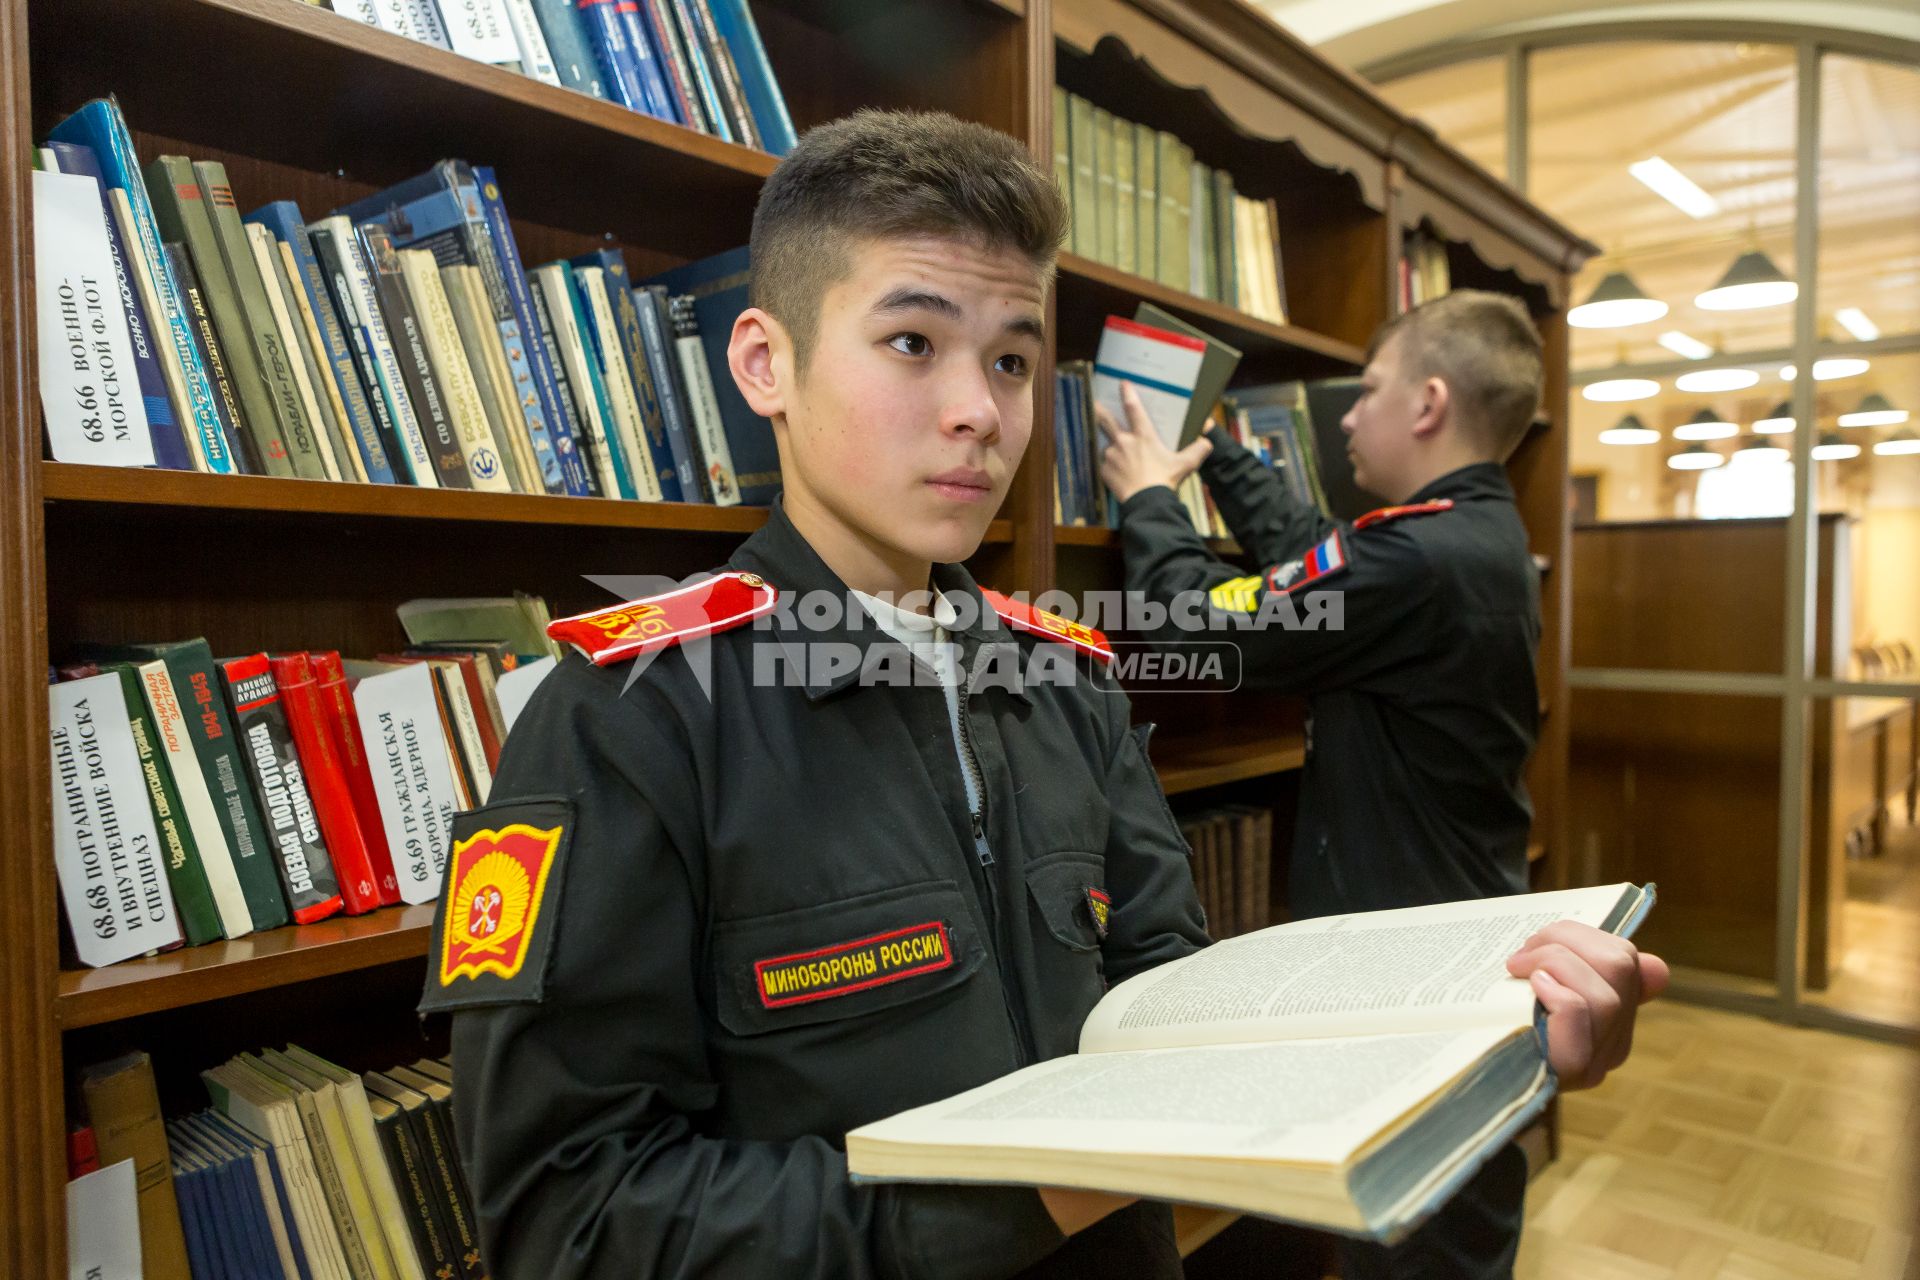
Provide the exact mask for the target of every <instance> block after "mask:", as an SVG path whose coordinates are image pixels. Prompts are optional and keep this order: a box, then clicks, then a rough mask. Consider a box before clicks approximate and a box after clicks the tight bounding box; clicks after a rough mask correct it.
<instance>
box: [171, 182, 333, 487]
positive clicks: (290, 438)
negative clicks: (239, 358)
mask: <svg viewBox="0 0 1920 1280" xmlns="http://www.w3.org/2000/svg"><path fill="white" fill-rule="evenodd" d="M191 176H192V180H194V181H196V182H197V183H198V184H199V187H200V195H201V197H202V199H203V200H204V202H205V204H206V209H207V216H208V217H209V218H210V219H212V221H213V234H214V239H215V240H216V241H217V242H218V243H219V245H220V257H221V260H222V261H223V262H225V263H226V268H227V278H228V279H229V280H231V281H232V282H233V289H234V295H235V296H236V297H238V298H239V299H240V310H241V313H242V314H243V315H244V316H245V317H246V321H247V328H248V331H249V333H250V334H251V335H252V338H253V343H254V348H253V349H254V354H255V356H256V357H257V358H258V360H259V363H260V372H261V375H262V376H263V377H265V378H266V383H267V394H268V397H269V399H271V401H272V402H273V411H274V414H275V416H276V417H277V418H278V420H279V423H280V436H281V439H283V440H284V441H286V445H287V454H288V456H289V458H290V459H291V460H292V462H293V473H294V474H295V475H297V476H301V477H304V478H305V479H308V480H325V479H326V478H327V467H326V463H325V462H323V461H321V457H320V442H319V440H318V439H317V438H316V437H315V436H314V431H315V430H316V429H317V428H316V426H315V424H314V422H313V421H312V419H310V418H309V417H308V416H307V409H306V405H305V404H304V403H302V400H301V396H300V384H299V381H298V380H297V378H296V376H295V374H294V372H293V362H294V360H296V359H298V356H296V355H295V354H294V353H293V352H292V351H289V350H288V349H287V343H286V339H285V337H284V336H283V335H282V334H281V332H280V324H279V322H278V321H277V320H276V319H275V318H274V314H273V305H272V303H270V302H269V301H268V299H267V287H266V283H265V281H263V280H261V278H260V267H259V265H258V263H257V261H256V260H255V258H254V256H253V246H252V245H251V244H250V243H248V241H247V229H246V225H245V224H244V223H242V222H241V221H240V210H239V209H238V208H237V207H236V206H235V204H234V202H233V188H231V187H229V186H228V185H227V167H226V166H225V165H223V164H220V163H219V162H218V161H212V160H203V161H200V162H198V163H196V164H194V165H193V166H192V171H191ZM202 274H203V275H204V274H205V273H204V272H202Z"/></svg>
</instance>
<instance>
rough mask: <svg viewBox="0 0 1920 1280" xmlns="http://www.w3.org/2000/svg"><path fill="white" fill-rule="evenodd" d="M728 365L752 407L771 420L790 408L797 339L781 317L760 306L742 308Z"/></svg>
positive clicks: (734, 323)
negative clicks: (773, 315) (776, 316)
mask: <svg viewBox="0 0 1920 1280" xmlns="http://www.w3.org/2000/svg"><path fill="white" fill-rule="evenodd" d="M727 368H728V370H729V371H730V372H731V373H732V374H733V382H734V385H735V386H737V387H739V388H740V394H741V395H742V396H744V397H746V401H747V407H748V408H750V409H752V410H753V411H754V412H755V413H757V414H759V415H760V416H761V417H763V418H766V419H768V420H770V421H771V420H774V419H777V418H779V417H780V416H781V415H782V414H784V413H785V412H786V407H787V401H786V392H787V388H788V386H789V384H790V382H791V379H792V375H793V340H792V339H791V338H790V337H789V336H788V334H787V331H786V329H785V328H784V327H782V325H781V324H780V322H779V321H778V320H775V319H774V318H773V317H772V316H770V315H768V314H767V313H766V312H764V311H762V310H761V309H760V308H759V307H748V308H747V309H746V310H745V311H742V312H741V313H740V315H739V317H738V318H737V319H735V320H734V322H733V336H732V337H731V338H729V339H728V340H727Z"/></svg>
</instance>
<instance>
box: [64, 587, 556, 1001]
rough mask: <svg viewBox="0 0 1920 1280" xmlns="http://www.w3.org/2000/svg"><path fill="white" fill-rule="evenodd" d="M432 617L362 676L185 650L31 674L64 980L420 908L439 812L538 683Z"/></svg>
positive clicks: (165, 648)
mask: <svg viewBox="0 0 1920 1280" xmlns="http://www.w3.org/2000/svg"><path fill="white" fill-rule="evenodd" d="M440 603H443V602H433V601H411V602H409V604H408V605H407V606H404V607H403V613H402V616H403V621H406V622H409V624H410V625H409V628H408V629H409V631H410V632H414V633H416V634H415V635H414V636H413V638H414V641H415V642H414V643H413V644H412V645H410V646H409V647H408V648H407V649H406V650H404V651H403V652H400V653H393V654H385V655H381V656H380V657H379V658H377V659H375V660H372V661H358V660H354V659H346V660H343V659H342V658H341V657H340V655H339V654H338V653H335V652H331V651H324V652H292V653H277V654H271V655H269V654H266V653H254V654H247V655H244V656H241V657H237V658H224V659H220V658H215V657H214V655H213V652H212V650H211V648H210V647H209V646H208V644H207V642H206V641H205V640H202V639H193V640H185V641H178V642H173V643H167V644H147V645H114V646H85V647H82V648H81V649H80V650H79V651H78V653H77V654H76V655H75V660H74V661H71V662H69V663H67V664H65V665H64V666H62V667H60V668H58V669H57V670H56V671H55V672H53V673H52V683H51V684H50V686H49V690H48V697H49V704H50V709H51V715H50V726H49V732H50V747H51V753H52V759H53V802H54V857H55V864H56V873H57V878H58V880H59V883H60V890H61V902H62V905H63V907H64V909H65V915H66V919H67V924H68V927H69V931H70V934H71V937H72V940H73V946H74V952H75V955H76V956H77V958H78V959H79V960H80V962H81V963H83V964H86V965H89V966H100V965H106V964H112V963H115V962H117V961H120V960H125V959H129V958H132V957H134V956H139V955H146V954H150V953H152V952H155V951H161V950H167V949H171V948H172V947H175V946H178V945H180V944H181V943H182V942H184V943H186V944H187V945H190V946H197V945H200V944H203V943H207V942H213V941H217V940H219V939H221V938H240V937H244V936H246V935H247V934H249V933H252V932H255V931H257V930H263V929H272V928H277V927H279V926H282V925H285V924H288V923H290V922H291V923H294V924H309V923H312V922H313V921H316V920H322V919H325V918H326V917H328V916H331V915H334V914H336V913H339V912H342V911H344V912H346V913H347V914H350V915H358V914H361V913H363V912H367V911H372V910H375V909H376V908H379V907H383V906H391V905H395V904H398V903H410V904H411V903H422V902H431V901H433V900H434V899H435V898H437V897H438V896H439V892H440V880H441V875H442V872H443V870H444V867H445V864H446V857H447V852H448V849H449V847H450V844H451V839H452V836H451V822H452V818H453V814H454V813H455V812H456V811H458V810H461V809H470V808H474V807H477V806H479V805H481V804H484V803H485V802H486V799H487V795H488V793H489V791H490V790H491V788H492V782H493V769H494V767H495V766H496V764H497V763H498V761H499V756H500V746H501V743H502V742H503V741H504V740H505V738H506V736H507V733H508V731H509V730H510V729H511V728H512V724H513V719H514V717H515V716H516V715H517V714H518V711H519V708H520V707H522V706H524V705H525V703H526V700H527V698H528V697H529V696H530V695H531V693H532V691H533V688H534V686H536V685H537V684H538V683H539V681H540V680H541V679H542V678H544V676H545V674H546V672H547V671H548V670H550V669H551V667H552V665H553V655H552V654H551V653H550V652H546V651H544V649H543V651H541V652H537V653H529V652H526V651H524V650H516V647H515V645H516V643H517V642H516V641H512V640H504V639H503V640H489V639H484V638H477V637H462V638H453V637H446V636H444V635H443V634H442V632H443V631H444V630H445V628H443V627H441V626H439V625H438V624H439V623H442V622H444V621H445V620H446V619H447V618H448V617H449V616H455V617H457V616H458V611H457V610H443V609H437V608H435V607H433V606H435V605H437V604H440ZM444 603H446V604H449V605H460V604H463V603H466V602H458V601H453V602H444ZM539 609H540V611H541V612H542V613H544V606H539ZM456 629H457V628H456Z"/></svg>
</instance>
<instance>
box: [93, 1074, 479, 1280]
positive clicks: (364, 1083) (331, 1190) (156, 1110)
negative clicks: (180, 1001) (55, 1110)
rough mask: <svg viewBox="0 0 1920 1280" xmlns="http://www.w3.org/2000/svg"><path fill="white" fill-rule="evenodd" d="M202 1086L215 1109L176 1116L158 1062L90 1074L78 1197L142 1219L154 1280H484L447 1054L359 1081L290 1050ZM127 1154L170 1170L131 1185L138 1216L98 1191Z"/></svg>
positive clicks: (145, 1261) (143, 1247)
mask: <svg viewBox="0 0 1920 1280" xmlns="http://www.w3.org/2000/svg"><path fill="white" fill-rule="evenodd" d="M200 1078H201V1081H202V1083H203V1084H204V1085H205V1087H206V1090H207V1094H208V1096H209V1098H210V1099H211V1102H212V1105H211V1106H209V1107H207V1108H205V1109H203V1110H201V1111H198V1112H195V1113H193V1114H190V1115H186V1116H180V1117H177V1118H175V1119H171V1120H163V1119H162V1115H161V1110H160V1104H159V1097H158V1092H157V1090H156V1088H155V1085H154V1078H153V1065H152V1062H151V1060H150V1059H149V1058H148V1056H147V1055H146V1054H144V1053H133V1054H128V1055H126V1056H123V1057H121V1058H117V1059H114V1060H112V1061H109V1062H103V1063H100V1064H97V1065H95V1066H93V1067H90V1068H88V1069H86V1070H85V1071H84V1072H82V1073H81V1079H80V1083H81V1093H82V1096H83V1098H84V1100H85V1103H86V1108H87V1114H86V1117H85V1123H84V1124H83V1125H82V1126H81V1128H80V1129H79V1130H78V1131H77V1132H76V1134H75V1138H76V1139H77V1141H73V1140H70V1143H69V1147H70V1150H72V1151H74V1152H75V1153H76V1155H77V1156H78V1158H77V1159H75V1160H73V1161H71V1162H70V1168H69V1172H70V1175H71V1176H72V1178H73V1179H74V1183H73V1185H74V1186H75V1187H77V1188H80V1191H79V1194H78V1197H77V1199H78V1201H79V1202H80V1203H82V1204H85V1205H86V1206H87V1207H88V1208H89V1209H91V1210H92V1211H93V1212H92V1215H91V1216H92V1217H93V1218H94V1219H95V1222H96V1223H98V1221H100V1220H101V1219H106V1220H109V1221H111V1220H122V1221H125V1220H128V1219H129V1218H130V1217H131V1218H132V1219H133V1220H136V1221H137V1224H138V1226H137V1230H138V1235H139V1244H140V1259H141V1263H142V1268H141V1272H140V1274H144V1275H145V1276H146V1277H148V1280H175V1278H176V1277H177V1278H178V1280H428V1277H433V1278H434V1280H484V1278H485V1276H486V1268H485V1265H484V1263H483V1262H482V1261H481V1256H480V1244H479V1228H478V1223H477V1220H476V1219H475V1217H474V1212H473V1195H472V1192H471V1191H470V1190H469V1189H468V1186H467V1181H466V1175H465V1173H464V1171H463V1170H462V1168H461V1165H460V1158H459V1146H458V1141H457V1139H456V1137H455V1133H454V1122H453V1112H452V1105H453V1069H452V1066H451V1064H450V1063H449V1062H448V1061H447V1060H445V1059H435V1058H423V1059H421V1060H419V1061H417V1062H414V1063H412V1064H411V1065H407V1066H394V1067H389V1068H388V1069H386V1070H384V1071H368V1072H365V1073H355V1072H353V1071H349V1070H347V1069H346V1068H344V1067H341V1066H339V1065H337V1064H335V1063H333V1062H331V1061H329V1060H327V1059H325V1058H322V1057H320V1056H319V1055H318V1054H315V1053H311V1052H309V1051H308V1050H306V1049H303V1048H301V1047H300V1046H298V1045H288V1046H286V1047H285V1048H284V1049H280V1050H275V1049H261V1050H259V1051H258V1052H254V1053H241V1054H237V1055H235V1056H234V1057H233V1058H231V1059H229V1060H228V1061H226V1062H224V1063H221V1064H219V1065H217V1066H214V1067H211V1068H209V1069H207V1070H205V1071H203V1072H201V1074H200ZM123 1159H126V1160H132V1161H134V1162H135V1164H136V1166H137V1167H138V1168H140V1170H141V1172H142V1173H143V1174H144V1173H146V1171H147V1170H148V1169H149V1168H151V1169H152V1170H153V1171H154V1175H155V1176H152V1177H145V1176H143V1177H141V1178H140V1179H139V1181H138V1183H137V1185H136V1184H134V1183H133V1180H131V1179H127V1180H126V1182H125V1183H124V1184H123V1186H124V1187H125V1188H126V1190H122V1191H120V1193H119V1194H121V1195H125V1194H127V1192H128V1191H131V1192H132V1194H133V1196H134V1199H135V1206H134V1207H135V1213H134V1214H133V1215H128V1214H127V1213H126V1208H127V1206H125V1205H124V1204H121V1205H110V1204H106V1203H103V1202H102V1200H101V1198H100V1197H101V1196H102V1194H103V1191H104V1189H101V1190H96V1189H95V1185H94V1184H96V1182H97V1181H98V1173H99V1171H100V1170H101V1169H103V1168H105V1167H106V1166H109V1165H112V1164H117V1163H118V1162H119V1161H120V1160H123ZM168 1174H171V1177H168V1176H166V1175H168ZM106 1194H111V1193H106ZM84 1247H85V1246H83V1248H84ZM76 1260H79V1259H76ZM75 1274H79V1272H78V1271H76V1273H75Z"/></svg>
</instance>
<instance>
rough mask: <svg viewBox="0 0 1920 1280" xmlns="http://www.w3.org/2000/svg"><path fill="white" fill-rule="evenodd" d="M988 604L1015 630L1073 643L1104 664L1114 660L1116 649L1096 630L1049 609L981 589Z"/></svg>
mask: <svg viewBox="0 0 1920 1280" xmlns="http://www.w3.org/2000/svg"><path fill="white" fill-rule="evenodd" d="M980 594H981V595H982V596H984V597H985V598H986V601H987V605H988V607H990V608H991V609H992V610H993V611H994V612H995V613H997V614H999V615H1000V617H1001V618H1002V619H1003V620H1004V621H1005V622H1006V624H1007V625H1008V626H1010V627H1012V628H1013V629H1014V630H1015V631H1031V632H1033V633H1034V634H1035V635H1037V636H1045V637H1046V638H1047V639H1049V640H1058V641H1059V642H1060V643H1061V644H1070V645H1072V646H1073V647H1074V648H1076V649H1078V650H1080V651H1081V652H1082V653H1090V654H1092V655H1093V656H1094V657H1096V658H1098V659H1099V660H1100V661H1101V662H1102V663H1109V662H1112V661H1113V646H1112V645H1110V644H1108V643H1107V637H1106V636H1105V635H1104V634H1102V633H1101V632H1098V631H1095V630H1094V629H1093V628H1092V627H1089V626H1086V625H1084V624H1082V623H1078V622H1068V621H1067V620H1066V619H1065V618H1063V617H1061V616H1060V615H1059V614H1057V613H1048V612H1047V611H1046V610H1045V609H1036V608H1034V607H1033V606H1032V605H1030V604H1021V603H1020V602H1019V601H1017V600H1009V599H1007V597H1005V596H1003V595H1001V594H1000V593H999V592H998V591H988V590H986V589H984V588H982V589H981V592H980Z"/></svg>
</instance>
